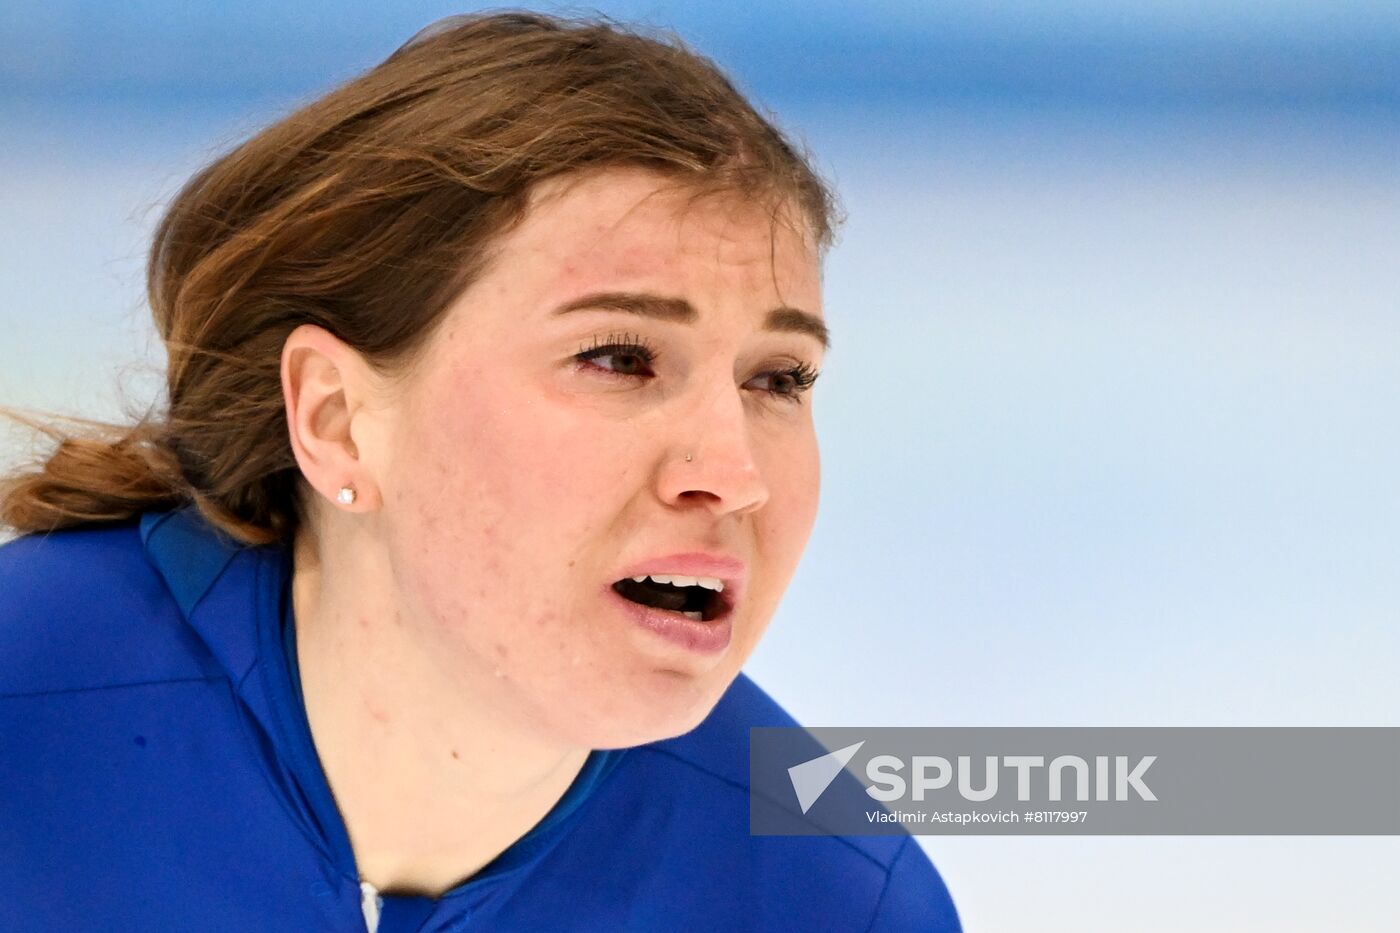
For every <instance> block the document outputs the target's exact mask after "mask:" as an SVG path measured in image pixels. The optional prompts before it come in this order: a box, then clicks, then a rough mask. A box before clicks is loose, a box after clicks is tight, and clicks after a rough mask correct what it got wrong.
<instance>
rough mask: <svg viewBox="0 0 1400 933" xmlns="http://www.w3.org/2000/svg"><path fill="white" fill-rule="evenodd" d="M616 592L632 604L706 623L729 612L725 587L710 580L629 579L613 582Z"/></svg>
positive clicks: (672, 578) (657, 576)
mask: <svg viewBox="0 0 1400 933" xmlns="http://www.w3.org/2000/svg"><path fill="white" fill-rule="evenodd" d="M613 590H614V591H615V592H616V593H617V594H618V595H619V596H621V597H622V598H623V599H626V600H629V601H631V602H634V603H638V604H640V605H643V606H648V607H650V608H652V609H660V610H663V611H665V612H675V613H678V614H680V615H683V616H685V617H686V618H687V619H698V620H701V621H704V622H709V621H712V620H714V619H718V618H719V617H721V616H722V615H724V614H725V613H726V612H728V609H729V604H728V602H727V601H726V599H725V597H724V594H723V590H724V584H723V583H721V582H720V581H719V580H715V579H709V578H696V577H678V576H669V575H664V574H663V575H651V576H645V577H628V578H627V579H624V580H619V581H617V582H616V583H614V584H613Z"/></svg>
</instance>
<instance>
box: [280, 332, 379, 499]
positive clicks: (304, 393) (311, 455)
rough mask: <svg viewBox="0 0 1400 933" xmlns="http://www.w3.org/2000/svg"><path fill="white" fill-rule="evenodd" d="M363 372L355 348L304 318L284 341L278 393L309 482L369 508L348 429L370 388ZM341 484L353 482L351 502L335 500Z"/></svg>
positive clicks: (364, 473)
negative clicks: (304, 320)
mask: <svg viewBox="0 0 1400 933" xmlns="http://www.w3.org/2000/svg"><path fill="white" fill-rule="evenodd" d="M366 372H367V367H366V366H365V364H364V361H363V360H362V359H360V356H359V354H358V353H356V352H355V351H354V350H353V349H352V348H350V347H349V346H348V345H346V344H345V343H344V342H343V341H342V340H340V339H339V338H338V337H336V336H335V335H334V334H332V333H331V332H330V331H328V330H326V329H325V328H322V327H318V326H317V325H315V324H302V325H301V326H299V327H298V328H297V329H296V330H294V331H292V332H291V333H290V334H289V335H287V340H286V342H285V343H284V344H283V345H282V398H283V401H284V403H285V404H286V409H287V430H288V433H289V435H290V440H291V445H292V454H293V456H295V457H296V461H297V466H299V467H300V468H301V472H302V475H303V476H305V477H306V481H307V482H308V483H310V484H311V486H312V488H314V489H315V490H316V491H317V492H319V493H320V494H321V495H323V496H325V497H326V498H327V499H328V500H330V501H331V502H332V503H335V507H336V508H339V509H344V510H347V511H351V512H364V511H370V510H372V509H374V508H377V507H378V502H379V490H378V488H377V486H376V484H375V482H374V477H373V474H372V472H371V470H370V469H369V465H368V464H366V463H365V462H364V461H363V460H362V459H361V451H360V449H359V448H358V447H357V446H356V443H355V439H354V437H353V432H352V427H353V425H354V421H355V415H356V413H357V411H359V410H360V409H361V407H362V406H363V403H364V400H365V398H366V392H367V391H368V388H369V384H368V382H367V380H366V378H365V377H366ZM343 486H353V487H354V489H355V501H354V504H353V505H347V504H344V503H341V502H338V501H337V496H338V495H339V493H340V489H341V487H343Z"/></svg>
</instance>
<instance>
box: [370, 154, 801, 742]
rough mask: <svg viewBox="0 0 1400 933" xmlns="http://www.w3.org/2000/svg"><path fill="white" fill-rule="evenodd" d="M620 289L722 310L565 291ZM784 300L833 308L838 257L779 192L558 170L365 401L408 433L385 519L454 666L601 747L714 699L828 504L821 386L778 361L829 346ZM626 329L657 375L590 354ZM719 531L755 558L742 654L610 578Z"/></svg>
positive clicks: (415, 606) (388, 425) (384, 422)
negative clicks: (684, 629)
mask: <svg viewBox="0 0 1400 933" xmlns="http://www.w3.org/2000/svg"><path fill="white" fill-rule="evenodd" d="M598 291H610V292H617V291H633V292H649V293H653V294H657V295H663V296H669V297H680V298H685V299H687V300H688V301H689V302H690V303H691V304H693V305H694V306H695V307H696V308H697V310H698V311H699V315H700V317H699V321H698V322H697V323H695V324H693V325H685V324H678V323H667V322H660V321H655V320H647V319H642V318H640V317H638V316H635V315H628V314H623V313H620V312H604V311H592V310H588V311H579V312H572V313H570V314H567V315H558V316H554V315H551V314H550V311H551V310H552V309H553V308H555V307H557V306H558V305H560V304H562V303H563V302H565V301H568V300H571V299H573V298H576V297H578V296H580V295H583V294H587V293H590V292H598ZM784 305H786V306H791V307H796V308H801V309H803V310H806V311H808V312H810V313H812V314H815V315H820V313H821V292H820V274H819V266H818V260H817V256H816V254H815V252H814V251H813V250H812V248H811V247H810V246H809V245H808V244H807V243H806V241H805V240H804V238H803V237H802V236H801V235H800V234H798V233H796V232H794V231H793V230H792V229H790V228H789V227H787V226H785V225H782V224H779V225H777V226H775V225H773V224H772V223H771V222H770V218H769V215H768V213H767V212H766V211H759V210H756V209H753V208H751V207H746V206H745V205H743V204H739V203H736V202H735V201H734V200H733V199H732V198H727V197H710V198H703V199H700V200H698V201H696V200H692V198H691V196H690V195H689V194H688V193H684V192H677V191H674V190H670V189H668V188H665V187H663V185H662V180H661V179H660V178H659V177H658V176H655V175H653V174H650V173H648V172H644V171H641V170H627V171H622V170H609V171H607V172H603V173H598V174H596V175H593V176H590V177H588V178H586V179H585V180H583V181H577V182H576V183H574V184H572V185H569V186H566V185H564V184H546V185H544V186H542V188H541V190H540V191H539V192H537V194H536V197H535V199H534V200H533V202H532V207H531V210H530V212H529V213H528V214H527V216H526V218H525V220H524V221H523V222H522V223H521V224H520V225H519V226H517V227H516V228H514V229H513V230H512V231H511V232H509V233H508V234H507V235H506V236H505V237H504V239H503V241H502V244H501V249H500V252H499V254H498V255H497V257H496V259H495V261H494V262H493V264H492V265H491V266H490V267H488V268H487V270H486V271H485V273H484V274H483V275H482V276H481V277H480V278H479V279H478V280H477V281H476V282H475V283H474V284H473V285H472V286H470V287H469V288H468V289H467V290H466V292H464V293H463V294H462V295H461V296H460V297H459V298H458V299H457V300H456V301H455V302H454V304H453V306H452V307H451V308H450V309H449V311H448V321H447V326H444V327H443V328H442V329H441V330H440V331H439V332H438V334H437V335H436V336H435V337H434V339H433V340H432V341H431V343H430V344H429V346H428V348H427V350H426V352H425V354H424V356H423V358H422V360H421V361H420V363H419V364H418V365H416V366H415V368H414V370H413V372H412V375H411V377H410V378H409V379H408V380H407V381H406V383H405V384H404V385H403V387H402V390H401V392H400V394H397V395H395V397H394V398H393V399H392V400H391V401H389V402H387V403H386V404H385V405H383V406H382V407H380V408H379V409H377V410H376V411H374V412H371V413H367V414H365V415H363V416H362V417H366V418H375V419H380V423H379V425H378V427H376V428H375V430H376V431H377V432H378V434H379V436H381V437H383V438H385V439H386V443H384V444H382V445H379V446H378V448H377V449H376V450H375V451H367V452H366V457H367V458H372V459H373V460H374V462H373V464H372V466H373V468H374V470H375V475H376V476H377V477H378V480H377V481H378V482H379V484H380V487H381V488H380V493H381V495H382V496H383V499H384V501H385V503H393V504H394V507H393V508H385V509H384V510H383V512H382V513H381V518H382V521H383V523H384V535H385V541H386V544H387V552H388V555H389V560H390V563H391V567H392V570H393V577H394V580H395V585H396V586H397V587H398V588H399V592H398V593H397V594H396V596H397V599H396V602H397V604H398V605H400V606H402V608H403V619H402V623H401V624H402V625H404V626H410V627H412V629H413V630H414V637H415V638H416V639H417V640H418V641H419V642H420V643H421V644H422V645H423V646H424V650H425V652H426V653H427V654H428V656H430V657H431V658H432V663H433V664H435V665H436V666H437V667H438V669H439V670H440V672H441V673H442V674H443V676H444V677H446V678H447V679H448V680H449V681H456V682H459V683H461V684H462V685H463V689H464V691H466V692H474V693H476V694H477V695H490V696H492V697H493V700H494V701H495V702H497V703H499V704H502V705H503V706H504V707H505V708H509V709H512V710H514V711H515V712H516V714H517V715H519V716H520V718H521V719H522V720H523V721H527V722H529V723H530V725H531V726H532V727H534V728H535V729H537V730H539V731H540V732H541V733H542V734H546V735H549V736H552V737H553V738H555V739H557V740H559V741H562V742H568V743H570V744H573V745H576V746H579V747H592V748H604V747H619V746H625V745H636V744H641V743H645V742H649V741H653V740H656V739H660V738H665V737H668V736H671V735H677V734H680V733H682V732H685V731H687V730H689V729H690V728H693V727H694V726H695V725H696V724H697V723H698V722H699V721H700V720H701V719H702V718H704V716H705V715H706V714H707V713H708V712H709V710H710V709H711V708H712V707H713V705H714V703H715V702H716V701H717V700H718V698H719V696H720V695H721V694H722V693H723V692H724V690H725V688H726V687H728V685H729V684H730V683H731V682H732V680H733V679H734V677H735V676H736V674H737V673H738V671H739V669H740V667H741V666H742V665H743V663H744V662H745V661H746V660H747V659H748V657H749V655H750V654H751V653H752V651H753V649H754V647H755V645H756V644H757V642H758V640H759V638H760V637H761V636H762V634H763V632H764V630H765V628H766V627H767V625H768V623H769V621H770V619H771V618H772V614H773V612H774V610H775V609H776V607H777V604H778V601H779V599H780V597H781V595H782V592H783V590H784V589H785V588H786V586H787V584H788V581H789V580H790V578H791V576H792V573H793V572H794V570H795V569H796V566H797V562H798V559H799V558H800V556H801V552H802V550H803V548H804V547H805V545H806V542H807V539H808V536H809V535H810V533H811V529H812V525H813V522H814V520H815V516H816V507H817V498H818V487H819V463H818V451H817V443H816V435H815V431H814V428H813V422H812V414H811V403H812V398H813V396H812V394H811V393H809V394H807V395H805V396H803V401H802V402H801V403H800V404H796V403H793V402H790V401H788V400H785V399H780V398H775V397H773V396H772V395H771V394H770V393H769V392H768V391H766V390H765V389H763V388H759V387H756V386H757V385H758V383H755V382H754V380H755V379H756V377H760V376H762V375H763V374H765V373H771V372H775V371H779V370H781V369H784V368H787V367H789V366H791V365H793V364H794V363H797V362H805V363H807V364H809V365H811V366H812V367H814V368H816V367H819V366H820V363H821V354H822V350H821V347H820V345H819V344H818V343H817V341H815V340H814V339H812V338H811V337H809V336H805V335H801V334H794V333H774V332H768V331H764V330H763V329H762V322H763V319H764V316H765V315H766V313H767V312H768V311H769V310H770V309H772V308H776V307H779V306H784ZM622 335H630V336H636V337H641V338H642V339H643V341H644V342H646V343H647V344H649V345H650V346H651V347H652V348H653V349H654V350H656V351H657V354H658V356H657V361H656V363H655V364H654V365H653V366H652V370H653V372H654V375H653V376H651V377H650V378H646V379H641V378H637V377H630V376H626V375H620V374H619V373H617V372H615V371H609V370H608V369H607V367H606V366H605V365H600V364H601V363H607V362H608V361H607V360H604V361H597V360H595V361H594V365H591V366H582V365H581V364H580V363H579V362H578V361H577V360H576V359H575V357H576V355H577V354H578V353H579V352H580V351H581V350H583V349H586V348H587V347H589V346H592V345H593V344H594V343H595V342H598V343H604V342H609V341H611V340H612V339H613V338H616V337H619V336H622ZM760 382H762V380H760ZM687 453H689V454H692V455H693V456H694V461H693V462H690V463H687V462H685V455H686V454H687ZM703 550H709V551H717V552H722V553H726V554H730V555H734V556H737V557H738V558H740V559H742V560H743V561H745V562H746V563H747V565H748V584H747V587H746V590H745V597H744V599H743V601H742V603H741V604H740V605H739V606H738V607H737V611H736V613H735V615H734V617H733V630H734V636H733V641H732V643H731V644H730V646H729V648H728V649H727V650H726V651H725V652H724V653H723V654H721V655H718V656H702V655H698V654H694V653H689V652H686V651H684V650H683V649H679V648H677V647H675V646H673V645H671V644H670V643H668V642H665V641H663V640H660V639H658V638H657V637H656V636H655V635H654V634H653V633H650V632H648V631H645V630H643V629H641V628H639V627H638V626H636V625H635V624H633V623H632V622H630V621H629V620H628V619H627V618H626V616H625V615H624V614H623V613H621V612H619V611H618V609H617V608H616V607H615V606H613V605H611V604H610V603H609V602H608V600H607V599H606V598H605V588H606V587H607V586H608V585H610V584H611V583H612V582H615V581H616V580H617V579H618V578H619V576H621V574H622V571H623V570H624V569H625V568H626V567H627V566H628V565H631V564H635V563H637V562H639V561H642V560H646V559H650V558H654V557H657V556H663V555H666V554H671V553H677V552H683V551H703ZM507 646H509V648H508V649H507Z"/></svg>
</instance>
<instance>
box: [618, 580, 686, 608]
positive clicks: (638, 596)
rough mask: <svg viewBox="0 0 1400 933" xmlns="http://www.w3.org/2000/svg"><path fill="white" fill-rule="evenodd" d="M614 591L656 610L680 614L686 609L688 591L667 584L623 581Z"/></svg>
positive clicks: (648, 581)
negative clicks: (667, 610)
mask: <svg viewBox="0 0 1400 933" xmlns="http://www.w3.org/2000/svg"><path fill="white" fill-rule="evenodd" d="M614 589H616V590H617V591H618V592H619V593H621V594H622V595H623V596H625V597H626V598H628V599H630V600H632V602H634V603H641V604H642V605H644V606H651V607H652V608H654V609H669V610H671V611H672V612H680V611H681V610H683V609H684V608H685V600H686V591H685V590H684V589H682V588H680V587H675V586H670V585H669V584H666V583H656V582H655V581H653V580H650V579H648V580H643V581H642V582H641V583H638V582H636V581H635V580H622V581H620V582H618V583H617V584H616V585H615V586H614Z"/></svg>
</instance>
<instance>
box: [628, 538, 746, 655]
mask: <svg viewBox="0 0 1400 933" xmlns="http://www.w3.org/2000/svg"><path fill="white" fill-rule="evenodd" d="M747 570H748V568H747V566H746V565H745V564H744V562H743V561H742V560H740V559H739V558H737V557H731V556H729V555H728V554H717V553H713V552H706V551H685V552H682V553H677V554H670V555H667V556H665V557H654V558H650V559H648V560H645V561H642V562H640V563H637V564H633V565H632V566H630V567H628V568H626V569H625V570H623V571H621V572H620V573H618V575H617V577H615V578H614V579H612V580H610V581H608V583H607V586H606V590H607V596H608V598H609V599H612V600H614V601H615V602H616V603H617V605H618V606H619V608H621V609H622V610H623V611H625V612H626V613H627V615H628V616H629V617H630V618H631V619H632V621H634V622H636V623H637V624H639V625H641V626H642V627H643V628H646V629H649V630H651V631H652V632H654V633H656V634H657V635H660V636H662V637H663V638H665V639H667V640H669V641H671V642H672V643H674V644H677V645H680V646H681V647H683V648H687V649H689V650H691V651H696V652H699V653H702V654H716V653H719V652H721V651H724V650H725V649H726V648H727V647H729V642H730V640H731V639H732V637H733V630H734V626H733V622H732V619H733V615H734V607H735V606H737V605H738V603H739V600H740V598H742V596H743V592H744V584H745V580H746V577H747ZM650 574H676V575H680V576H687V577H714V578H715V579H717V580H720V581H721V582H723V583H724V589H723V590H722V591H721V592H720V593H719V594H718V603H717V605H718V607H719V611H718V612H717V613H716V614H715V617H714V618H713V619H708V620H703V621H702V620H697V619H687V618H686V617H685V616H682V615H679V614H678V613H674V612H666V611H665V610H661V609H653V608H652V607H650V606H643V605H641V604H640V603H634V602H632V601H631V600H630V599H626V598H625V597H623V596H622V595H621V594H619V593H618V592H617V591H616V590H614V589H613V584H614V583H616V582H617V581H618V580H623V579H626V578H629V577H643V576H648V575H650Z"/></svg>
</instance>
